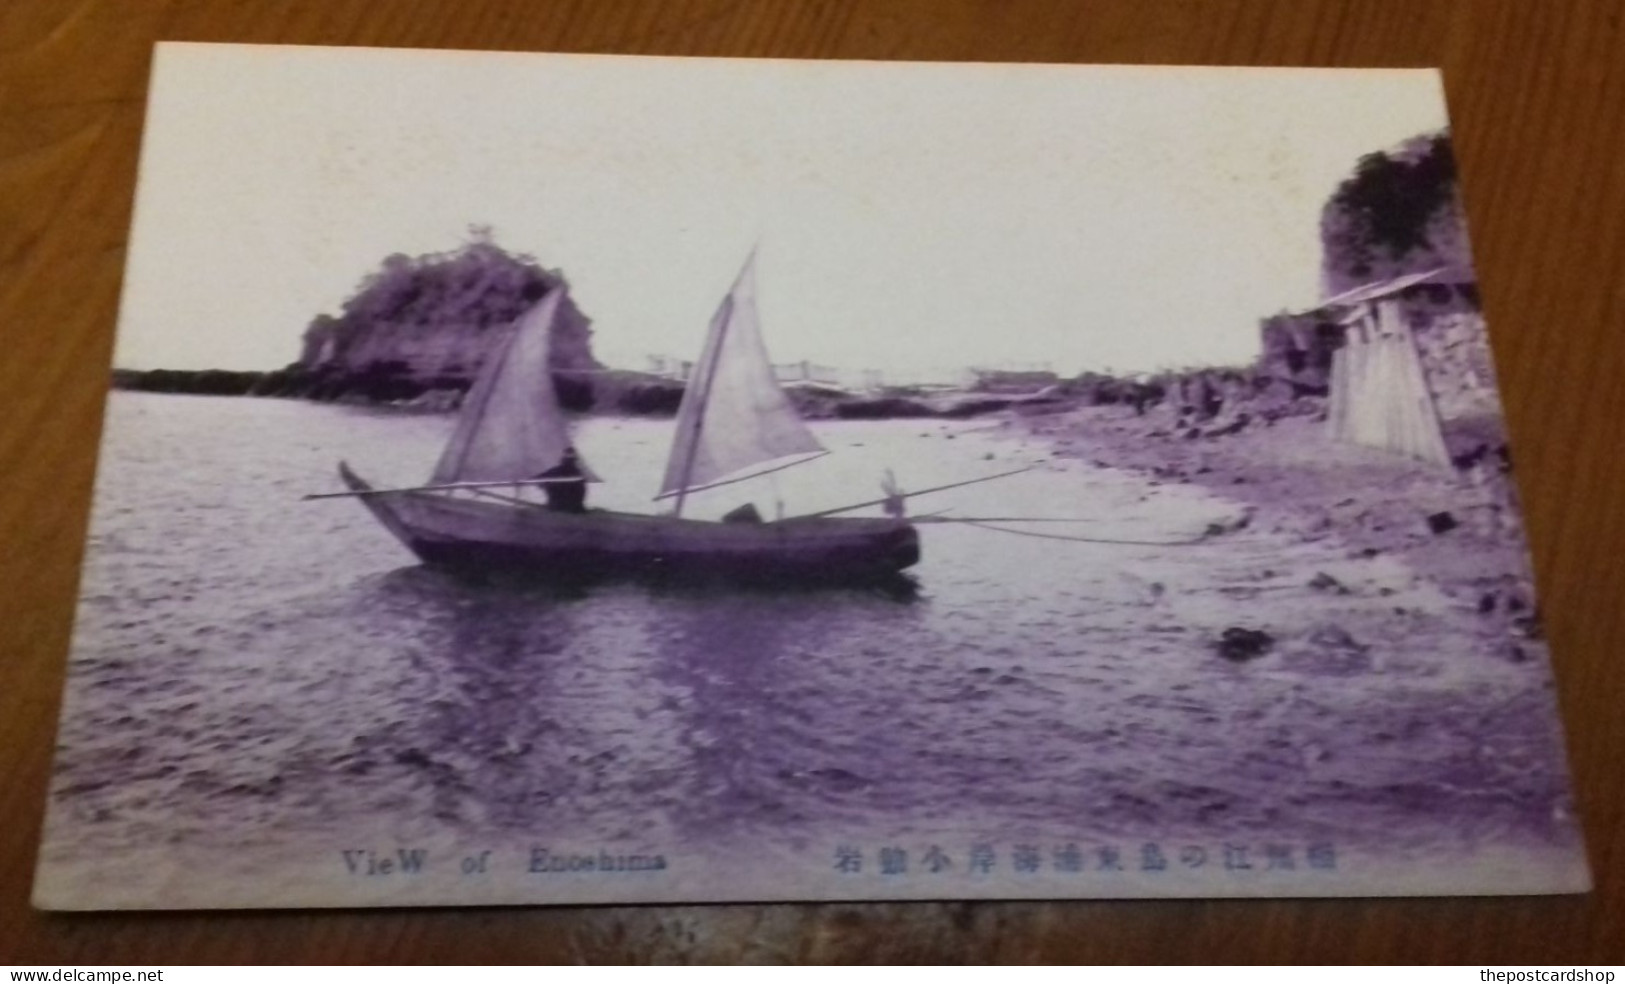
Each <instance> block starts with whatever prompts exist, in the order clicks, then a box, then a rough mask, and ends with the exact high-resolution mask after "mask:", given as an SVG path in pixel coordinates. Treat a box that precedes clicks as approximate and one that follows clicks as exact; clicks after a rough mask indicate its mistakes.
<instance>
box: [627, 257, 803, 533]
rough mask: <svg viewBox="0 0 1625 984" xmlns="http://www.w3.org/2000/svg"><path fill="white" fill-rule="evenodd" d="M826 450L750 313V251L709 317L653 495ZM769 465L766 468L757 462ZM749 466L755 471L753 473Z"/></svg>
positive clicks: (735, 477) (760, 471) (680, 493)
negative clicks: (782, 383)
mask: <svg viewBox="0 0 1625 984" xmlns="http://www.w3.org/2000/svg"><path fill="white" fill-rule="evenodd" d="M828 453H829V452H828V451H827V450H826V449H825V448H824V446H823V445H822V444H820V443H819V442H818V438H816V437H814V436H813V433H812V431H811V430H810V429H809V428H808V427H807V425H806V423H805V422H803V421H802V419H801V418H800V417H799V416H797V415H796V411H795V408H794V407H792V406H791V405H790V400H789V398H788V397H786V396H785V395H784V391H783V390H782V389H780V388H779V383H778V380H777V379H776V378H774V375H773V364H772V362H771V361H769V359H768V356H767V346H766V345H765V344H763V342H762V332H761V325H760V321H759V318H758V316H757V313H756V253H755V251H752V252H751V254H750V257H749V258H748V259H746V260H745V266H744V268H743V269H741V270H740V271H739V276H738V278H737V279H736V280H735V281H734V285H733V288H732V289H731V290H729V291H728V295H727V296H726V297H724V298H723V299H722V304H721V306H719V307H718V308H717V312H716V314H715V315H714V316H712V318H711V328H710V331H709V332H708V333H707V334H706V336H705V347H704V348H703V349H701V351H700V358H699V360H698V361H697V362H695V364H694V371H693V372H692V373H691V374H690V376H689V379H688V385H687V387H686V388H685V389H684V390H683V402H682V404H681V405H680V406H679V407H678V409H677V432H676V435H675V437H674V439H673V441H672V446H671V456H670V457H669V458H668V459H667V461H666V476H665V478H664V480H662V481H661V483H660V494H659V495H657V496H656V497H655V498H656V499H665V498H669V497H671V496H676V497H677V513H678V514H679V515H681V514H682V510H683V500H684V498H685V497H686V496H687V495H688V493H690V492H696V491H699V490H701V489H709V488H715V487H717V486H718V485H727V484H729V483H732V482H738V481H743V480H745V479H747V478H755V477H756V476H758V475H764V474H766V473H767V472H770V471H778V470H780V469H782V468H788V467H790V466H791V465H796V464H801V463H802V462H806V461H811V460H812V459H813V458H816V457H820V456H822V455H825V454H828ZM761 465H770V466H771V467H767V468H758V467H757V466H761ZM752 469H754V470H752Z"/></svg>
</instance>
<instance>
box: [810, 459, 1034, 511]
mask: <svg viewBox="0 0 1625 984" xmlns="http://www.w3.org/2000/svg"><path fill="white" fill-rule="evenodd" d="M1025 471H1032V468H1031V467H1028V468H1017V469H1015V470H1014V471H1007V472H1000V473H999V474H997V475H983V476H982V477H981V478H971V479H966V480H965V481H963V482H951V483H949V484H947V485H938V486H934V487H933V488H929V489H920V490H919V491H918V492H904V493H902V495H901V496H890V495H888V496H882V497H881V498H879V499H870V500H869V501H868V502H855V503H853V504H852V505H850V506H837V507H836V508H834V509H822V510H819V511H818V512H812V513H802V514H801V515H800V516H791V517H790V518H791V519H816V518H817V517H819V516H834V515H835V514H836V513H844V512H851V511H852V510H854V509H863V508H866V507H868V506H879V505H883V504H885V503H886V502H889V501H891V500H892V499H894V498H903V499H912V498H913V497H914V496H917V495H925V494H927V493H929V492H946V491H947V490H948V489H958V488H964V487H965V486H967V485H976V484H978V483H980V482H991V481H993V480H994V479H995V478H1009V477H1010V476H1011V475H1019V474H1021V473H1022V472H1025Z"/></svg>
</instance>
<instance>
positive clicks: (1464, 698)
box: [35, 44, 1589, 909]
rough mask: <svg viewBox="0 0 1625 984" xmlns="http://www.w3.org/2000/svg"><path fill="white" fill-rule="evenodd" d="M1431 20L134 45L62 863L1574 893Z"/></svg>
mask: <svg viewBox="0 0 1625 984" xmlns="http://www.w3.org/2000/svg"><path fill="white" fill-rule="evenodd" d="M1465 230H1466V226H1465V221H1464V218H1463V209H1462V204H1461V196H1460V194H1459V191H1458V187H1457V170H1456V162H1455V159H1454V157H1453V155H1452V152H1451V144H1450V131H1449V128H1448V122H1447V119H1446V114H1445V106H1444V100H1443V95H1442V89H1441V85H1440V80H1439V76H1438V74H1437V73H1436V72H1433V71H1427V70H1358V71H1356V70H1306V69H1224V68H1147V67H1103V66H1075V65H985V64H904V63H894V64H888V63H865V62H827V61H826V62H796V61H772V60H711V59H676V58H635V57H614V56H575V55H572V56H565V55H551V54H514V53H473V52H436V51H391V50H368V49H338V48H330V49H324V48H300V47H272V46H263V47H262V46H232V45H207V44H163V45H160V46H159V48H158V50H157V52H156V57H155V61H154V68H153V75H152V85H151V93H150V100H149V105H148V111H147V124H146V130H145V136H144V142H143V147H142V152H141V163H140V178H139V183H138V190H137V200H136V210H135V219H134V223H133V231H132V237H131V243H130V252H129V261H128V271H127V278H126V284H125V291H124V296H123V301H122V306H121V311H120V316H119V323H118V333H117V343H116V348H115V355H114V365H113V376H112V392H111V393H110V395H109V398H108V404H107V413H106V425H105V431H104V436H103V441H102V449H101V458H100V464H99V470H98V475H97V483H96V492H95V498H94V505H93V509H92V515H91V519H90V525H89V534H88V536H89V546H88V550H87V553H86V558H85V564H84V573H83V581H82V585H81V594H80V601H79V606H78V613H77V622H76V627H75V631H74V636H73V643H72V649H71V652H70V653H69V654H68V661H67V675H66V679H67V683H66V694H65V701H64V705H63V710H62V718H61V725H60V733H59V738H58V746H57V753H56V759H55V767H54V773H53V780H52V783H51V787H50V793H49V802H48V804H47V808H46V818H45V829H44V836H43V839H42V847H41V851H40V857H39V866H38V871H37V876H36V884H35V900H36V903H37V904H38V905H40V906H42V907H44V908H49V909H142V908H214V907H273V906H274V907H289V906H301V907H302V906H411V905H484V904H581V903H607V902H711V901H767V900H836V899H845V900H857V899H1003V898H1032V899H1038V898H1103V897H1123V898H1143V897H1179V896H1185V897H1191V896H1201V897H1211V896H1350V895H1414V894H1468V893H1470V894H1483V893H1509V894H1510V893H1560V892H1576V891H1584V890H1586V889H1587V887H1588V886H1589V874H1588V869H1587V866H1586V861H1585V853H1584V846H1583V842H1582V838H1581V829H1580V824H1579V821H1578V820H1577V818H1576V817H1575V815H1574V810H1573V805H1572V801H1571V792H1570V784H1569V778H1568V773H1567V768H1566V765H1565V757H1564V748H1563V736H1562V731H1561V727H1560V722H1559V719H1558V713H1557V707H1556V702H1555V698H1554V691H1553V682H1552V669H1551V661H1550V656H1549V653H1548V650H1547V646H1546V643H1545V641H1544V639H1543V636H1542V632H1541V624H1540V618H1539V609H1538V606H1537V602H1536V599H1535V596H1534V591H1533V583H1532V577H1531V573H1530V567H1529V562H1528V558H1527V546H1526V542H1525V538H1524V528H1523V524H1522V521H1521V518H1520V513H1519V509H1518V503H1517V494H1516V486H1515V484H1514V480H1513V466H1512V462H1513V460H1514V459H1513V456H1512V454H1511V453H1510V452H1509V450H1508V448H1507V444H1506V433H1505V429H1504V425H1503V420H1502V412H1501V407H1500V403H1499V400H1498V396H1497V391H1496V384H1495V369H1494V362H1493V360H1492V358H1491V355H1490V352H1489V346H1488V338H1487V335H1486V333H1485V325H1484V319H1483V316H1482V313H1481V305H1480V299H1479V285H1478V282H1477V278H1476V276H1475V274H1474V272H1473V266H1472V261H1471V256H1470V251H1469V248H1468V242H1467V236H1466V231H1465Z"/></svg>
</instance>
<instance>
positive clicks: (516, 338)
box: [429, 287, 598, 485]
mask: <svg viewBox="0 0 1625 984" xmlns="http://www.w3.org/2000/svg"><path fill="white" fill-rule="evenodd" d="M564 296H565V288H563V287H558V288H556V289H554V290H550V291H548V292H547V294H546V296H544V297H543V298H542V299H541V300H540V301H538V302H537V303H536V304H535V305H533V306H532V307H531V308H530V310H528V311H526V312H525V313H524V314H523V315H521V316H520V318H519V321H518V322H517V323H516V324H515V326H514V329H513V331H512V332H510V333H509V335H508V337H507V339H506V340H505V341H503V342H502V344H501V346H500V347H499V348H498V349H497V350H496V351H495V352H493V353H492V355H491V357H490V358H488V359H486V360H485V364H484V365H483V366H482V367H481V368H480V373H479V375H478V376H477V377H476V378H475V380H474V385H473V386H472V387H470V388H469V391H468V395H467V396H466V397H464V398H463V408H462V413H461V414H460V415H459V416H458V418H457V427H456V429H455V430H453V431H452V434H451V440H450V441H448V442H447V444H446V449H445V451H444V452H442V453H441V455H440V461H439V463H437V464H436V465H435V468H434V473H433V474H432V475H431V476H430V478H429V484H430V485H453V484H460V483H470V482H523V481H526V480H528V479H532V478H535V477H536V475H537V474H538V473H540V472H542V471H544V470H545V469H548V468H551V467H553V466H554V465H556V464H558V463H559V461H560V460H562V459H563V457H564V450H565V448H568V447H570V432H569V429H568V428H567V426H566V424H565V421H564V414H563V412H562V411H560V409H559V401H558V397H557V395H556V394H555V393H554V391H553V371H552V366H551V358H550V356H551V353H552V336H553V322H554V320H555V319H556V318H557V317H558V312H559V306H560V304H561V303H562V302H563V300H564ZM581 468H582V471H583V472H586V473H587V480H588V481H598V476H597V475H595V474H592V472H591V470H590V469H588V468H587V467H586V465H585V464H584V463H583V464H582V466H581Z"/></svg>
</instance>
